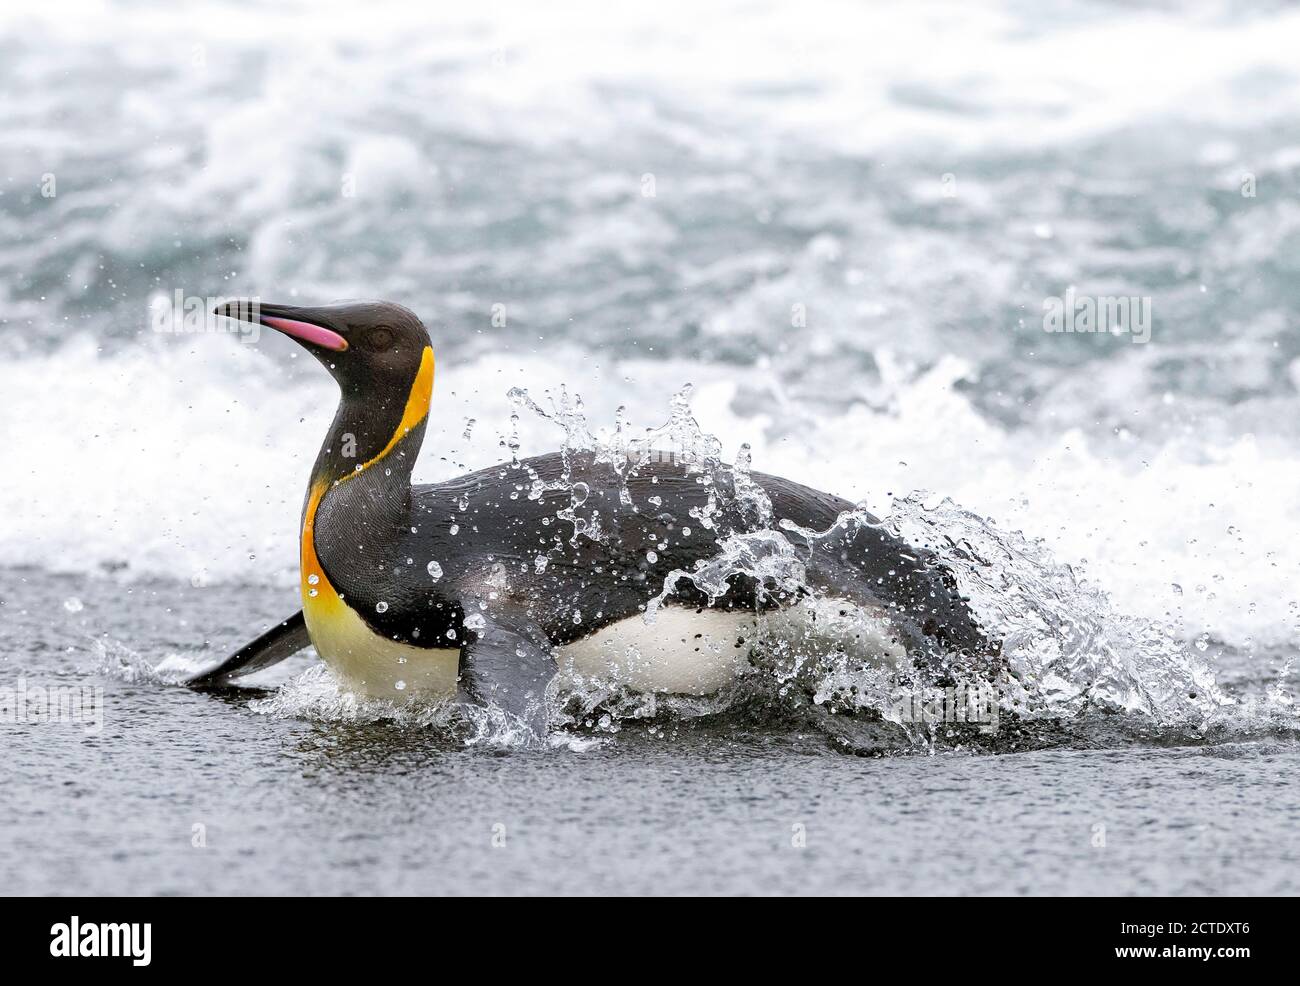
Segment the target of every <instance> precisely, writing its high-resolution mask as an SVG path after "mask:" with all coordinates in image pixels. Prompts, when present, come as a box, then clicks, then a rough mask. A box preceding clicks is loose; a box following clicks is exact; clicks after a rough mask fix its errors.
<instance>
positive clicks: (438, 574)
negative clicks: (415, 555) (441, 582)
mask: <svg viewBox="0 0 1300 986" xmlns="http://www.w3.org/2000/svg"><path fill="white" fill-rule="evenodd" d="M424 567H425V569H426V570H427V571H428V573H429V575H430V576H431V577H432V578H433V579H434V581H437V580H438V579H440V578H442V566H441V565H439V564H438V563H437V562H436V561H431V562H429V564H427V565H425V566H424Z"/></svg>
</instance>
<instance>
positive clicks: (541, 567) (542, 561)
mask: <svg viewBox="0 0 1300 986" xmlns="http://www.w3.org/2000/svg"><path fill="white" fill-rule="evenodd" d="M548 562H549V559H547V557H546V556H545V555H538V556H537V557H536V558H534V559H533V567H534V568H535V569H537V574H538V575H541V574H542V573H543V572H544V571H546V566H547V564H548Z"/></svg>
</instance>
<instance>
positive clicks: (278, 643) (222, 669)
mask: <svg viewBox="0 0 1300 986" xmlns="http://www.w3.org/2000/svg"><path fill="white" fill-rule="evenodd" d="M310 643H311V638H310V637H308V636H307V624H306V622H305V621H304V620H303V617H302V610H298V612H296V613H294V614H293V616H291V617H289V618H288V619H287V620H285V621H284V622H283V623H278V624H276V625H275V626H273V627H271V629H270V630H267V631H266V633H264V634H262V635H261V636H260V637H258V638H257V639H256V640H254V641H251V642H250V643H247V644H245V645H244V646H243V647H241V648H239V650H237V651H235V653H233V654H231V655H230V656H229V657H228V658H226V659H225V660H224V661H222V662H221V663H220V664H218V665H217V666H216V667H215V668H212V669H210V670H208V671H203V672H200V673H199V674H196V675H195V676H194V677H192V678H190V679H188V680H187V681H186V682H185V684H186V685H188V686H189V687H190V688H198V689H208V688H222V687H224V686H226V685H228V684H230V680H231V679H232V678H239V677H242V676H243V675H246V674H252V673H253V672H254V671H261V670H262V669H263V668H269V667H270V666H271V665H272V664H278V663H279V662H280V661H283V660H284V659H285V658H286V657H291V656H292V655H294V654H296V653H298V651H300V650H302V649H303V648H304V647H306V646H307V645H309V644H310Z"/></svg>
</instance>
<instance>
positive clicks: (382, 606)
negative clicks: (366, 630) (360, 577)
mask: <svg viewBox="0 0 1300 986" xmlns="http://www.w3.org/2000/svg"><path fill="white" fill-rule="evenodd" d="M375 612H376V613H387V612H388V603H386V602H384V601H383V600H382V599H381V600H379V602H377V603H375Z"/></svg>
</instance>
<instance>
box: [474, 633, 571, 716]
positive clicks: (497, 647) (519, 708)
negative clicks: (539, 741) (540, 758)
mask: <svg viewBox="0 0 1300 986" xmlns="http://www.w3.org/2000/svg"><path fill="white" fill-rule="evenodd" d="M469 634H473V635H474V636H472V637H470V639H467V640H466V642H465V645H464V647H463V648H462V650H461V656H460V681H461V691H462V693H463V694H464V696H465V697H466V698H468V699H469V700H470V701H472V702H475V703H477V704H480V705H487V704H489V703H490V704H492V705H496V706H497V707H499V708H502V709H504V710H506V711H507V712H510V713H512V714H513V715H516V716H518V717H519V718H520V719H522V720H523V721H524V722H525V724H527V726H528V727H529V729H531V730H532V731H533V733H535V734H536V735H538V736H544V735H546V686H547V684H548V683H549V682H550V680H551V679H552V678H553V677H555V672H556V666H555V659H554V658H553V657H552V656H551V642H550V640H548V639H547V637H546V634H545V632H544V631H543V630H542V629H541V628H540V627H538V626H537V625H536V624H535V623H533V622H532V621H531V620H528V619H526V618H519V619H511V618H509V617H505V618H498V619H494V620H490V621H489V622H488V623H487V624H486V625H485V626H484V627H482V628H481V629H479V630H478V631H472V630H471V631H469ZM467 636H468V634H467Z"/></svg>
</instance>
